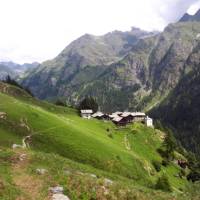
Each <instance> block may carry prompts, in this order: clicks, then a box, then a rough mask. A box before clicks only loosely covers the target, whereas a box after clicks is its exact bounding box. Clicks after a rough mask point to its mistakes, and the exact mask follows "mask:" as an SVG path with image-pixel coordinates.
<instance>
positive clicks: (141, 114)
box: [131, 112, 146, 117]
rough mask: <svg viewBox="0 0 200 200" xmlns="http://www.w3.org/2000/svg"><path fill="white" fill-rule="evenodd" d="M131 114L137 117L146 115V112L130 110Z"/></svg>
mask: <svg viewBox="0 0 200 200" xmlns="http://www.w3.org/2000/svg"><path fill="white" fill-rule="evenodd" d="M131 115H132V116H133V117H137V116H138V117H139V116H144V117H145V116H146V114H145V113H142V112H132V113H131Z"/></svg>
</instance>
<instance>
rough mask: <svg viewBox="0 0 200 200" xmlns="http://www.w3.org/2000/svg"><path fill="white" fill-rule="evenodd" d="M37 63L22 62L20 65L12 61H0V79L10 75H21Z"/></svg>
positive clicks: (15, 76)
mask: <svg viewBox="0 0 200 200" xmlns="http://www.w3.org/2000/svg"><path fill="white" fill-rule="evenodd" d="M38 65H39V63H37V62H34V63H31V64H30V63H24V64H22V65H20V64H17V63H14V62H11V61H9V62H3V61H2V62H0V79H1V80H2V79H4V78H5V77H6V76H8V75H9V76H11V77H12V78H17V77H19V76H22V75H23V74H24V73H25V72H27V71H28V70H31V69H33V68H35V67H37V66H38Z"/></svg>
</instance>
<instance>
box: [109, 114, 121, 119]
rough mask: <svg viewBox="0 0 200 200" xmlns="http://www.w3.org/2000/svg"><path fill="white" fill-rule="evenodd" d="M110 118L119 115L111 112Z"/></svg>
mask: <svg viewBox="0 0 200 200" xmlns="http://www.w3.org/2000/svg"><path fill="white" fill-rule="evenodd" d="M109 117H110V118H115V117H119V116H118V115H117V114H115V113H113V114H112V115H109Z"/></svg>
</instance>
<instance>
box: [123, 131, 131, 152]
mask: <svg viewBox="0 0 200 200" xmlns="http://www.w3.org/2000/svg"><path fill="white" fill-rule="evenodd" d="M124 144H125V148H126V149H127V150H129V151H130V150H131V145H130V143H129V141H128V138H127V134H126V135H125V136H124Z"/></svg>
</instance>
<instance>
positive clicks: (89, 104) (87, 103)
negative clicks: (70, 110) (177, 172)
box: [79, 97, 99, 112]
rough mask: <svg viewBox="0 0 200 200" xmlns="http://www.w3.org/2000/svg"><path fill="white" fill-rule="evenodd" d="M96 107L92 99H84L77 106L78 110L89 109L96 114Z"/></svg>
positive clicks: (94, 100)
mask: <svg viewBox="0 0 200 200" xmlns="http://www.w3.org/2000/svg"><path fill="white" fill-rule="evenodd" d="M98 107H99V106H98V104H97V102H96V99H94V98H93V97H85V99H83V100H82V101H81V102H80V104H79V110H84V109H91V110H93V112H97V110H98Z"/></svg>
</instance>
